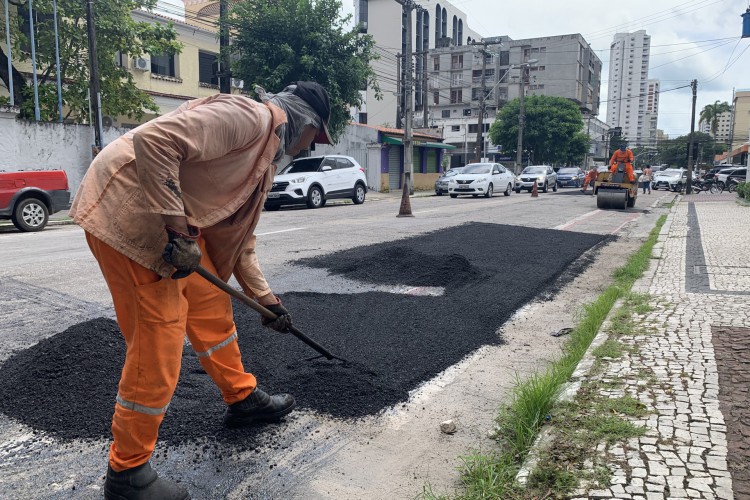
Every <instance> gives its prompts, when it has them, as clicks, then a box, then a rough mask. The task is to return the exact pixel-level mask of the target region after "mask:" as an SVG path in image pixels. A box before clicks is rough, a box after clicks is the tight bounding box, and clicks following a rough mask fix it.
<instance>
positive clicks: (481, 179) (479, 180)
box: [474, 177, 487, 182]
mask: <svg viewBox="0 0 750 500" xmlns="http://www.w3.org/2000/svg"><path fill="white" fill-rule="evenodd" d="M474 182H487V177H482V178H480V179H477V180H475V181H474Z"/></svg>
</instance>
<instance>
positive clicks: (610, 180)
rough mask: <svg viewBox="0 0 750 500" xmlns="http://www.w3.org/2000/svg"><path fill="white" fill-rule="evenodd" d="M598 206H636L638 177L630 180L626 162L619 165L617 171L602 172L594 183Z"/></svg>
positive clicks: (621, 207) (614, 207)
mask: <svg viewBox="0 0 750 500" xmlns="http://www.w3.org/2000/svg"><path fill="white" fill-rule="evenodd" d="M594 194H596V207H597V208H603V209H608V208H613V209H618V210H624V209H625V207H634V206H635V199H636V198H637V197H638V179H636V181H635V182H630V179H628V176H627V173H625V164H624V163H620V164H618V165H617V171H616V172H615V173H614V174H612V173H611V172H609V171H607V172H600V173H599V175H598V176H597V178H596V183H595V184H594Z"/></svg>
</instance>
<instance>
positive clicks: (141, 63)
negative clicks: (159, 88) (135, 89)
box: [133, 56, 151, 71]
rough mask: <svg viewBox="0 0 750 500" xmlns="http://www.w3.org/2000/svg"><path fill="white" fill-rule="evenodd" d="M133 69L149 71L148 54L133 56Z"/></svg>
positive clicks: (149, 61) (149, 60)
mask: <svg viewBox="0 0 750 500" xmlns="http://www.w3.org/2000/svg"><path fill="white" fill-rule="evenodd" d="M133 69H137V70H138V71H149V70H150V69H151V59H149V57H148V56H141V57H134V58H133Z"/></svg>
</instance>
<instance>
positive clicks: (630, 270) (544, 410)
mask: <svg viewBox="0 0 750 500" xmlns="http://www.w3.org/2000/svg"><path fill="white" fill-rule="evenodd" d="M666 218H667V217H666V215H663V216H661V217H660V218H659V220H658V221H657V223H656V226H655V227H654V228H653V229H652V230H651V232H650V234H649V237H648V239H647V240H646V242H645V243H644V244H643V245H641V247H640V249H639V250H638V251H637V252H636V253H635V254H633V255H631V256H630V258H629V259H628V261H627V263H626V264H625V265H624V266H623V267H621V268H619V269H617V270H616V271H615V273H614V274H613V278H614V282H613V283H612V284H611V285H610V286H609V287H608V288H607V289H606V290H605V291H604V292H603V293H602V294H601V295H599V297H597V299H596V300H595V301H594V302H592V303H591V304H588V305H586V306H584V313H583V315H582V317H581V320H580V322H579V323H578V324H577V325H576V327H575V328H574V329H573V331H572V332H571V333H570V335H569V338H568V341H567V342H566V344H565V345H564V347H563V354H562V357H561V358H559V359H558V360H556V361H554V362H553V363H552V364H551V365H550V366H549V367H548V368H547V369H546V370H545V371H544V372H537V373H535V374H533V375H532V376H530V377H528V378H527V379H525V380H522V381H521V380H518V381H517V382H516V385H515V387H514V389H513V391H512V395H511V399H510V402H509V403H507V404H505V405H504V406H503V407H502V408H501V410H500V413H499V415H498V417H497V427H498V431H497V436H499V437H498V440H497V441H498V445H499V450H498V452H497V453H496V454H494V455H483V454H472V455H469V456H466V457H462V461H463V466H462V468H461V471H462V482H463V484H464V487H465V491H464V493H463V494H461V495H458V496H457V497H456V498H457V499H464V498H465V499H469V498H472V499H474V498H504V499H512V498H519V497H528V494H529V493H531V491H526V492H523V490H520V489H519V486H518V485H517V484H516V483H515V476H516V473H517V472H518V470H519V468H520V466H521V464H522V463H523V461H524V460H525V458H526V455H527V454H528V452H529V450H530V449H531V447H532V445H533V443H534V440H535V439H536V437H537V434H538V432H539V429H540V428H541V426H542V425H543V424H544V422H545V421H546V420H547V419H548V418H549V416H550V414H551V412H552V408H553V406H554V405H555V401H556V399H557V396H558V394H559V392H560V389H561V385H562V384H563V383H564V382H566V381H567V380H568V379H569V378H570V376H571V375H572V374H573V372H574V371H575V369H576V367H577V366H578V363H579V362H580V360H581V358H583V356H584V354H585V353H586V350H587V349H588V347H589V345H590V344H591V341H592V340H593V339H594V337H595V336H596V334H597V333H598V331H599V328H600V327H601V325H602V323H603V322H604V320H605V318H606V317H607V315H608V314H609V312H610V310H611V309H612V306H613V305H614V303H615V301H617V300H618V299H619V298H623V297H628V298H630V299H631V300H632V301H633V302H634V304H633V307H634V308H635V307H641V308H645V307H647V306H648V304H647V303H646V302H645V300H644V299H643V298H639V297H638V296H635V295H634V294H630V288H631V287H632V285H633V283H634V282H635V281H636V280H637V279H638V278H640V277H641V275H642V274H643V272H644V271H645V270H646V269H647V268H648V266H649V261H650V260H651V252H652V250H653V248H654V245H655V244H656V241H657V238H658V235H659V232H660V230H661V227H662V226H663V225H664V222H665V221H666ZM641 310H645V309H641ZM579 396H580V391H579ZM579 396H577V398H578V397H579ZM620 399H621V401H619V402H618V403H614V404H616V405H618V406H617V408H612V409H611V411H613V412H619V411H620V409H622V410H624V411H623V412H622V414H625V415H627V414H628V413H627V412H628V411H629V412H632V411H637V405H634V403H633V402H631V401H629V400H624V401H623V399H624V398H620ZM589 402H590V401H589ZM566 406H571V405H570V404H568V403H562V404H559V405H558V406H557V407H555V414H556V416H555V418H553V420H554V422H555V424H556V426H557V427H558V428H561V429H564V430H566V431H567V432H564V436H558V438H557V439H556V442H559V443H560V444H561V446H562V448H561V447H558V446H557V445H555V446H553V447H552V450H554V452H555V453H556V454H559V455H560V456H559V457H557V458H563V460H561V461H559V463H561V464H566V463H567V464H570V463H580V462H579V461H578V459H579V458H581V457H582V456H586V455H588V454H590V451H591V445H592V440H594V439H596V440H606V441H607V442H609V441H610V440H612V442H615V441H617V440H620V439H627V438H629V437H635V436H640V435H642V434H643V433H644V432H645V429H643V428H641V427H637V426H635V425H633V424H632V423H630V422H628V421H626V420H624V419H622V418H621V417H619V416H617V415H615V414H609V415H589V416H587V417H586V418H584V417H582V413H581V411H582V410H583V408H584V406H583V405H578V410H579V412H578V413H577V414H575V413H573V415H574V416H571V417H570V419H569V420H570V425H562V426H561V425H560V420H559V419H560V415H565V413H566V412H565V408H566ZM561 408H562V410H561ZM589 408H590V407H589ZM573 420H575V421H576V423H575V424H574V423H573ZM563 422H565V420H564V417H563ZM580 426H583V428H582V427H580ZM581 440H584V442H581ZM597 442H598V441H597ZM596 444H597V443H596V442H595V443H593V446H594V448H595V447H596ZM565 448H570V449H569V450H566V449H565ZM544 453H549V451H547V452H544ZM566 455H568V457H566ZM574 457H575V460H569V459H572V458H574ZM548 458H556V457H548ZM555 462H558V461H557V460H555ZM540 463H546V460H545V457H544V456H542V459H541V460H540ZM534 473H536V472H533V473H532V474H534ZM539 474H541V475H540V476H534V477H536V478H538V479H534V481H537V484H539V485H541V484H544V485H545V486H546V487H547V490H545V491H546V493H543V494H545V495H547V496H549V495H548V494H549V493H550V490H552V491H551V493H552V495H553V496H556V495H558V494H564V493H565V492H564V491H561V490H564V489H566V488H570V487H571V484H573V483H572V481H570V475H569V474H567V473H555V474H552V475H550V474H549V471H547V472H544V473H541V472H540V473H539ZM575 477H577V476H575ZM542 479H544V480H542ZM550 481H552V483H553V484H550ZM530 482H531V476H530ZM576 483H577V480H576ZM543 488H544V487H542V489H543ZM558 488H559V489H558ZM423 496H424V497H425V498H438V497H435V496H433V495H431V494H430V493H428V492H427V490H425V493H424V494H423Z"/></svg>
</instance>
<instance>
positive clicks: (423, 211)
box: [412, 208, 440, 214]
mask: <svg viewBox="0 0 750 500" xmlns="http://www.w3.org/2000/svg"><path fill="white" fill-rule="evenodd" d="M439 211H440V209H439V208H434V209H432V210H418V211H416V212H412V213H414V214H426V213H428V212H439Z"/></svg>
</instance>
